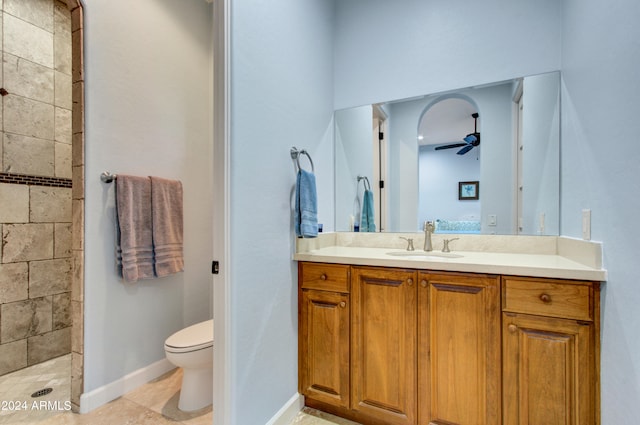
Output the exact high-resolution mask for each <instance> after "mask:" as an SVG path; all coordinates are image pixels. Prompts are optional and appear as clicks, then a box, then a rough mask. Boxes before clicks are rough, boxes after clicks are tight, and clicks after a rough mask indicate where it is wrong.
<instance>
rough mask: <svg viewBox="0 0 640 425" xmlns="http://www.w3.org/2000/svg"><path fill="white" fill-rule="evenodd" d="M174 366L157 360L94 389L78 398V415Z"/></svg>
mask: <svg viewBox="0 0 640 425" xmlns="http://www.w3.org/2000/svg"><path fill="white" fill-rule="evenodd" d="M174 368H175V366H174V365H173V364H172V363H171V362H169V360H167V359H162V360H159V361H157V362H155V363H152V364H150V365H149V366H147V367H143V368H142V369H138V370H136V371H133V372H131V373H129V374H127V375H125V376H123V377H122V378H120V379H118V380H116V381H113V382H111V383H109V384H107V385H104V386H102V387H99V388H96V389H95V390H93V391H89V392H88V393H84V394H82V395H81V396H80V413H89V412H91V411H92V410H94V409H96V408H98V407H100V406H102V405H104V404H107V403H108V402H110V401H111V400H115V399H116V398H118V397H121V396H123V395H124V394H126V393H128V392H129V391H132V390H134V389H136V388H138V387H139V386H141V385H144V384H146V383H147V382H149V381H152V380H154V379H156V378H157V377H159V376H162V375H163V374H165V373H167V372H169V371H170V370H171V369H174Z"/></svg>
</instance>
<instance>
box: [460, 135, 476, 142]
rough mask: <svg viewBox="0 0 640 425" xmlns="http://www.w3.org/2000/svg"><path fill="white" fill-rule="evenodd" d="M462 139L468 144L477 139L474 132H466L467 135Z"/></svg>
mask: <svg viewBox="0 0 640 425" xmlns="http://www.w3.org/2000/svg"><path fill="white" fill-rule="evenodd" d="M462 140H464V141H465V142H467V143H469V144H474V143H475V142H477V141H478V137H477V136H476V134H475V133H471V134H467V136H466V137H465V138H464V139H462Z"/></svg>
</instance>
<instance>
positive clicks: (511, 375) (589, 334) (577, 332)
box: [503, 313, 596, 425]
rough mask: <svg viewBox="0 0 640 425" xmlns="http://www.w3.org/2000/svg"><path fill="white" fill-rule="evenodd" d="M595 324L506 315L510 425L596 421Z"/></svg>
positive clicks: (507, 419) (570, 424)
mask: <svg viewBox="0 0 640 425" xmlns="http://www.w3.org/2000/svg"><path fill="white" fill-rule="evenodd" d="M593 331H594V325H593V324H592V323H589V322H579V321H575V320H568V319H556V318H547V317H541V316H529V315H525V314H513V313H504V314H503V356H504V359H503V365H504V366H503V367H504V369H503V379H504V383H503V385H504V387H503V391H504V393H503V394H504V396H503V412H504V413H503V414H504V423H505V424H508V425H593V424H594V423H596V419H595V417H596V414H595V409H596V396H595V391H596V390H595V389H596V382H595V372H594V371H595V364H594V354H595V353H594V349H593V347H594V345H593Z"/></svg>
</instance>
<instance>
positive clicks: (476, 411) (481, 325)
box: [418, 273, 501, 425]
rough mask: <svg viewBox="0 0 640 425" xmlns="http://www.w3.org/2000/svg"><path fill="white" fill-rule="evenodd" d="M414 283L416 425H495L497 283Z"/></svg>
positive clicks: (486, 278)
mask: <svg viewBox="0 0 640 425" xmlns="http://www.w3.org/2000/svg"><path fill="white" fill-rule="evenodd" d="M418 280H419V285H418V394H419V396H418V406H419V421H418V424H420V425H445V424H446V425H454V424H455V425H496V424H499V423H500V416H501V412H500V395H501V394H500V387H501V370H500V278H499V277H498V276H491V275H481V274H468V273H465V274H462V273H420V274H419V278H418Z"/></svg>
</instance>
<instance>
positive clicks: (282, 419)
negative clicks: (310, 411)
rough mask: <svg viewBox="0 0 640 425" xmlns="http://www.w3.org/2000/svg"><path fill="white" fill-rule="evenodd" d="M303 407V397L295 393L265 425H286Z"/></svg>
mask: <svg viewBox="0 0 640 425" xmlns="http://www.w3.org/2000/svg"><path fill="white" fill-rule="evenodd" d="M303 407H304V396H303V395H301V394H298V393H295V394H294V395H293V397H291V398H290V399H289V401H287V402H286V403H285V404H284V406H282V408H281V409H280V410H278V412H277V413H276V414H275V415H273V417H272V418H271V419H270V420H269V422H267V423H266V425H288V424H290V423H291V422H292V421H293V419H294V418H295V417H296V415H297V414H298V413H299V412H300V411H301V410H302V408H303Z"/></svg>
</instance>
